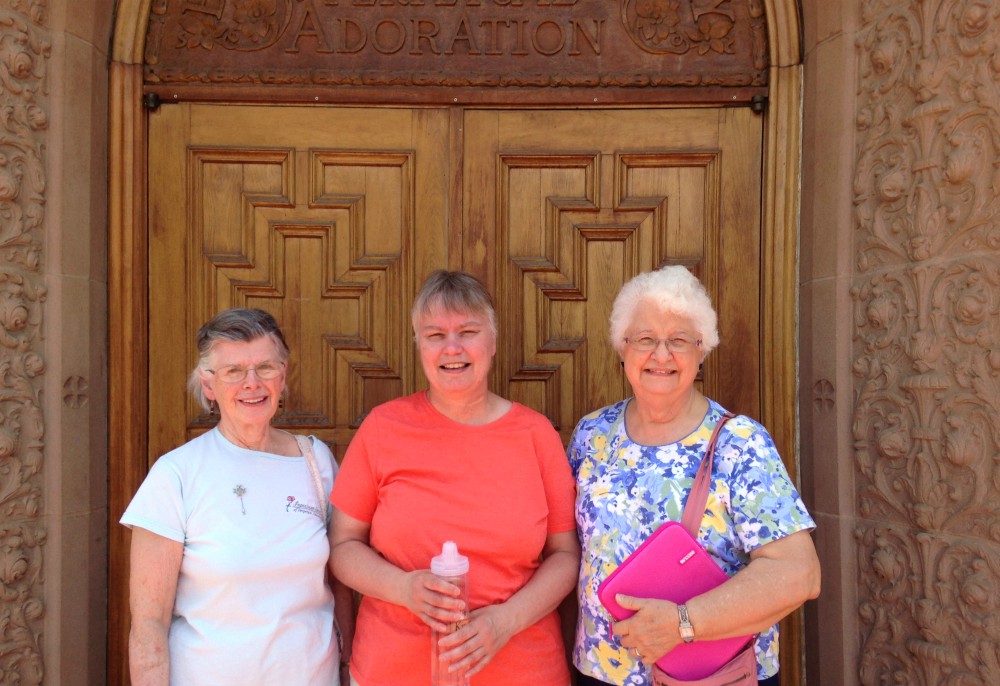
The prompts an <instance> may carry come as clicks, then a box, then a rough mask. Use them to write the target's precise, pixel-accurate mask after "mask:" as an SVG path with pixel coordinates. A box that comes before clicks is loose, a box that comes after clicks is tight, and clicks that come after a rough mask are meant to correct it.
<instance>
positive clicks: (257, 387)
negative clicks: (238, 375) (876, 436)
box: [199, 336, 287, 426]
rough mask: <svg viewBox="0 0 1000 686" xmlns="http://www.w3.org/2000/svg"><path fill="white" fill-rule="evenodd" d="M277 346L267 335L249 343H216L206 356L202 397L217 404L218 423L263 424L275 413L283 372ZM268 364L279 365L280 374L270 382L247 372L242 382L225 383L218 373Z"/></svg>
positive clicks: (284, 370)
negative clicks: (229, 368)
mask: <svg viewBox="0 0 1000 686" xmlns="http://www.w3.org/2000/svg"><path fill="white" fill-rule="evenodd" d="M280 360H281V355H280V353H279V350H278V346H277V345H276V344H275V342H274V340H273V339H272V338H271V337H270V336H261V337H260V338H255V339H254V340H252V341H249V342H242V341H227V340H220V341H217V342H216V343H215V344H214V345H213V346H212V351H211V352H210V353H209V354H208V357H207V360H206V362H207V364H206V365H205V368H203V369H201V370H200V372H199V373H200V375H201V384H202V390H203V391H204V393H205V397H206V398H208V399H209V400H214V401H216V403H218V405H219V415H220V423H223V424H232V425H239V426H242V425H266V424H268V423H269V422H270V421H271V418H272V417H274V415H275V413H276V412H277V411H278V401H279V400H280V398H281V392H282V391H283V390H284V388H285V375H286V373H287V372H286V369H285V366H284V365H283V364H280ZM267 362H271V363H275V364H278V365H279V366H280V367H281V373H280V374H278V375H277V376H276V377H274V378H273V379H267V380H264V379H261V378H259V377H258V376H257V373H256V372H255V371H248V372H247V375H246V377H245V378H244V379H243V380H242V381H237V382H234V383H227V382H225V381H223V380H222V379H220V378H219V374H218V373H211V372H209V371H207V370H216V371H217V372H218V370H221V369H223V368H225V367H242V368H244V369H246V368H249V367H257V366H258V365H260V364H264V363H267Z"/></svg>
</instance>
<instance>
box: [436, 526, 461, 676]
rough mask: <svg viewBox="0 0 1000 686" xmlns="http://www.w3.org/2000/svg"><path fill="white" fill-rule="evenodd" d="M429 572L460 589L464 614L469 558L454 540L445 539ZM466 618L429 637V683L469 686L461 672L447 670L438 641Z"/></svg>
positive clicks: (447, 665) (459, 625) (455, 628)
mask: <svg viewBox="0 0 1000 686" xmlns="http://www.w3.org/2000/svg"><path fill="white" fill-rule="evenodd" d="M431 572H433V573H434V574H435V575H437V576H439V577H441V578H442V579H444V580H445V581H447V582H449V583H452V584H455V585H456V586H458V587H459V588H460V589H461V590H462V594H461V595H460V596H458V597H459V599H460V600H461V601H462V602H463V603H465V608H466V615H468V608H469V585H468V580H469V558H467V557H465V556H464V555H459V554H458V546H457V545H455V542H454V541H445V543H444V546H443V547H442V548H441V554H440V555H437V556H435V557H434V558H433V559H431ZM466 622H468V619H462V620H460V621H458V622H453V623H452V624H451V626H449V627H448V631H446V632H444V633H441V632H438V631H435V632H433V634H432V639H431V684H432V685H433V686H469V680H468V678H466V676H465V674H464V673H462V672H449V671H448V667H449V666H450V664H451V663H449V662H445V661H442V660H441V650H440V648H438V641H439V640H441V638H443V637H444V636H447V635H448V634H450V633H451V632H452V631H456V630H457V629H458V628H459V627H461V626H464V625H465V623H466Z"/></svg>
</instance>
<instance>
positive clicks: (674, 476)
mask: <svg viewBox="0 0 1000 686" xmlns="http://www.w3.org/2000/svg"><path fill="white" fill-rule="evenodd" d="M611 341H612V344H613V345H614V347H615V350H616V351H617V352H618V354H619V355H620V356H621V358H622V366H623V367H624V370H625V376H626V377H627V378H628V380H629V383H630V384H631V386H632V391H633V393H634V395H633V397H631V398H629V399H626V400H623V401H621V402H618V403H615V404H613V405H609V406H607V407H604V408H601V409H600V410H597V411H596V412H592V413H591V414H589V415H587V416H586V417H584V418H583V419H581V420H580V422H579V424H578V425H577V427H576V430H575V432H574V434H573V438H572V439H571V441H570V445H569V459H570V463H571V466H572V468H573V472H574V474H575V476H576V482H577V500H576V521H577V528H578V531H579V536H580V542H581V545H582V548H583V559H582V562H581V568H580V580H579V585H578V588H577V595H578V599H579V603H580V616H579V620H578V623H577V631H576V642H575V645H574V649H573V662H574V665H575V666H576V668H577V670H579V674H578V675H577V677H578V678H577V684H578V686H595V685H603V684H616V685H625V684H628V685H629V686H646V685H648V684H652V677H651V668H652V665H653V663H654V662H655V661H656V660H658V659H660V658H661V657H662V656H663V655H666V654H667V653H668V652H670V651H671V650H672V649H673V648H674V647H676V646H677V645H679V644H680V643H681V642H682V641H683V640H689V641H690V640H695V641H702V640H716V639H722V638H729V637H734V636H741V635H746V634H757V638H756V644H755V646H754V650H755V654H756V657H757V674H758V678H759V679H760V680H761V683H762V684H766V685H769V686H770V685H771V684H774V685H775V686H776V685H777V683H778V679H777V673H778V627H777V622H778V621H779V620H780V619H781V618H782V617H784V616H785V615H787V614H789V613H790V612H792V611H793V610H795V609H796V608H797V607H799V606H800V605H801V604H802V603H803V602H805V601H806V600H807V599H810V598H815V597H816V596H817V595H818V594H819V586H820V569H819V560H818V558H817V556H816V550H815V548H814V546H813V543H812V538H811V536H810V533H809V532H810V530H812V529H813V528H815V523H814V522H813V520H812V518H811V517H810V516H809V513H808V512H807V511H806V508H805V506H804V505H803V503H802V500H801V499H800V498H799V495H798V493H797V492H796V490H795V488H794V486H793V485H792V483H791V480H790V479H789V477H788V473H787V472H786V471H785V468H784V466H783V464H782V462H781V458H780V457H779V455H778V452H777V450H776V449H775V446H774V441H773V440H772V439H771V436H770V435H768V432H767V430H766V429H765V428H764V427H763V426H761V425H760V424H758V423H757V422H755V421H754V420H753V419H750V418H749V417H746V416H742V415H741V416H737V417H736V418H734V419H732V420H730V421H729V422H728V423H727V424H726V425H725V426H724V428H723V430H722V432H721V434H720V437H719V443H718V448H717V450H716V454H715V461H714V466H713V469H712V474H711V483H712V485H711V489H710V492H709V498H708V504H707V506H706V510H705V515H704V518H703V519H702V522H701V528H700V530H699V532H698V540H699V542H700V543H701V544H702V545H703V546H704V547H705V549H706V550H707V551H708V552H709V554H710V555H711V556H712V557H713V558H714V560H715V561H716V563H717V564H718V565H719V567H721V568H722V569H723V570H724V571H725V572H726V574H728V575H729V576H730V579H729V581H727V582H725V583H723V584H722V585H721V586H718V587H717V588H715V589H713V590H711V591H709V592H707V593H704V594H702V595H699V596H696V597H694V598H692V599H691V600H689V601H688V602H687V603H685V606H686V607H685V606H682V607H681V608H680V609H679V608H678V606H677V605H675V604H674V603H671V602H668V601H664V600H655V599H648V598H629V597H626V596H619V598H618V601H619V603H620V604H621V605H622V606H623V607H625V608H627V609H630V610H635V611H636V614H635V615H633V616H632V617H630V618H629V619H627V620H625V621H622V622H614V620H613V619H612V618H611V616H610V615H609V614H608V613H607V611H606V610H605V609H604V608H603V607H602V605H601V603H600V601H599V600H598V597H597V588H598V586H599V585H600V584H601V582H602V581H604V579H605V578H607V576H608V575H609V574H610V573H611V572H612V571H614V569H615V568H617V567H618V565H620V564H621V563H622V562H623V561H624V560H625V558H627V557H628V556H629V555H630V554H631V553H632V551H634V550H635V549H636V548H637V547H638V546H639V545H640V544H641V543H642V542H643V541H644V540H645V539H646V538H648V537H649V535H650V534H652V533H653V532H654V531H655V530H656V529H657V528H658V527H659V526H660V525H661V524H662V523H664V522H666V521H670V520H673V521H680V519H681V513H682V511H683V508H684V503H685V501H686V499H687V494H688V491H689V489H690V488H691V484H692V481H693V480H694V476H695V473H696V472H697V469H698V465H699V464H700V462H701V459H702V457H703V456H704V454H705V448H706V445H707V443H708V440H709V438H710V436H711V434H712V431H713V429H714V428H715V425H716V424H717V423H718V422H719V420H720V418H721V417H722V415H723V414H724V413H725V412H726V410H725V409H724V408H723V407H722V406H721V405H719V404H718V403H717V402H715V401H714V400H711V399H709V398H706V397H705V396H704V395H702V394H701V393H700V392H699V391H698V389H697V388H696V387H695V379H696V377H697V374H698V370H699V368H700V366H701V363H702V362H703V361H704V359H705V356H706V355H708V353H710V352H711V351H712V349H713V348H714V347H715V346H716V345H718V342H719V334H718V329H717V317H716V314H715V311H714V310H713V308H712V304H711V301H710V299H709V297H708V293H707V292H706V291H705V288H704V286H702V284H701V283H700V282H699V281H698V280H697V278H695V277H694V276H693V275H692V274H691V273H690V272H689V271H688V270H687V269H686V268H684V267H680V266H668V267H664V268H662V269H660V270H658V271H655V272H648V273H644V274H640V275H639V276H637V277H635V278H634V279H632V280H631V281H629V282H628V283H626V284H625V286H624V287H623V288H622V290H621V292H620V293H619V294H618V297H617V298H616V300H615V303H614V307H613V309H612V313H611ZM685 609H686V612H687V619H688V621H689V623H690V627H689V628H688V627H685V633H686V634H687V637H686V639H685V638H682V635H681V626H680V625H681V621H682V619H683V618H682V616H681V613H682V612H683V611H684V610H685ZM692 632H693V638H692V636H691V633H692Z"/></svg>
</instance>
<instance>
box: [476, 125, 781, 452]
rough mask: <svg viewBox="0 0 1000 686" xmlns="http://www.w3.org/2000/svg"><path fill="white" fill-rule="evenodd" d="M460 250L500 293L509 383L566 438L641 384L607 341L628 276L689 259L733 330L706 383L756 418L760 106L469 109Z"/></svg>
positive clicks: (508, 389)
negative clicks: (589, 415) (634, 383)
mask: <svg viewBox="0 0 1000 686" xmlns="http://www.w3.org/2000/svg"><path fill="white" fill-rule="evenodd" d="M464 140H465V154H464V160H463V162H464V170H465V173H464V179H465V184H464V187H465V198H466V201H465V241H464V249H463V261H464V264H465V265H466V266H467V268H468V269H470V270H471V271H474V272H476V273H480V274H484V275H486V277H487V279H488V281H489V283H490V285H491V287H492V289H493V291H494V292H495V293H496V294H497V300H498V303H499V307H500V312H499V317H498V319H499V321H500V323H501V325H500V338H501V340H500V342H499V347H498V354H497V362H496V370H495V376H496V387H497V390H498V391H499V392H500V393H501V394H503V395H506V396H508V397H510V398H513V399H516V400H519V401H522V402H524V403H525V404H527V405H529V406H531V407H534V408H536V409H538V410H540V411H542V412H544V413H546V414H547V415H548V416H549V418H550V419H552V421H553V422H554V423H555V425H556V426H557V428H558V429H559V431H560V433H561V434H562V437H563V440H564V441H568V439H569V435H570V433H571V432H572V430H573V427H574V426H575V424H576V421H577V420H578V419H579V418H580V417H581V416H582V415H583V414H585V413H586V412H589V411H590V410H592V409H595V408H597V407H600V406H602V405H605V404H607V403H610V402H614V401H616V400H620V399H621V398H623V397H626V396H627V395H628V394H629V390H628V388H627V382H626V380H625V377H624V374H623V373H622V370H621V368H620V365H619V363H618V362H619V358H618V356H617V355H616V354H615V353H614V351H613V349H612V348H611V344H610V342H609V340H608V315H609V314H610V311H611V303H612V301H613V300H614V297H615V295H616V294H617V292H618V290H619V288H620V287H621V285H622V284H623V283H624V282H625V281H627V280H628V279H629V278H631V277H632V276H634V275H636V274H637V273H639V272H642V271H648V270H650V269H655V268H657V267H660V266H662V265H665V264H683V265H685V266H687V267H688V268H690V269H691V270H692V271H694V272H695V273H696V274H698V275H699V276H700V277H701V278H702V279H703V281H704V282H705V284H706V285H707V287H708V290H709V292H710V293H711V295H712V300H713V303H714V304H715V307H716V310H717V311H718V313H719V331H720V336H721V339H722V340H721V343H720V345H719V347H718V348H717V349H716V351H715V352H713V353H712V354H711V355H710V356H709V357H708V359H707V360H706V363H705V368H704V371H703V374H702V375H701V377H700V380H699V383H701V384H702V386H703V388H704V390H705V392H706V393H707V394H708V395H710V396H711V397H713V398H715V399H717V400H719V401H720V402H722V403H723V404H724V405H726V406H728V407H729V408H731V409H733V410H735V411H738V412H742V413H745V414H749V415H751V416H755V417H759V416H760V402H761V382H760V378H759V375H758V370H759V369H760V368H761V364H760V338H761V330H760V326H761V321H760V313H761V303H760V293H761V288H760V278H761V274H760V244H761V234H760V223H761V211H760V197H761V196H760V192H761V189H760V175H761V140H762V119H761V117H760V116H757V115H754V114H753V113H751V112H750V110H749V109H748V108H728V109H727V108H704V109H668V110H663V109H623V110H613V109H607V110H522V111H517V110H492V111H491V110H479V111H469V112H468V113H467V114H466V117H465V131H464Z"/></svg>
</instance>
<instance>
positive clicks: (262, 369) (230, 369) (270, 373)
mask: <svg viewBox="0 0 1000 686" xmlns="http://www.w3.org/2000/svg"><path fill="white" fill-rule="evenodd" d="M284 369H285V363H284V362H273V361H268V362H261V363H260V364H259V365H257V366H256V367H241V366H239V365H236V364H231V365H228V366H225V367H219V368H218V369H206V370H205V371H206V372H208V373H209V374H215V378H217V379H218V380H219V381H222V382H223V383H239V382H240V381H242V380H243V379H245V378H247V374H249V373H250V371H251V370H253V372H254V373H255V374H256V375H257V378H258V379H260V380H261V381H270V380H271V379H274V378H277V376H278V375H279V374H281V372H282V371H283V370H284Z"/></svg>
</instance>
